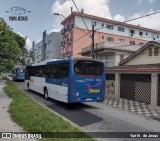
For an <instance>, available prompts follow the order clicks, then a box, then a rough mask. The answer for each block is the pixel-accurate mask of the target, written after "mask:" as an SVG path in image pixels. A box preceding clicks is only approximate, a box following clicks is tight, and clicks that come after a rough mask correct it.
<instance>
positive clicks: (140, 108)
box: [103, 98, 160, 121]
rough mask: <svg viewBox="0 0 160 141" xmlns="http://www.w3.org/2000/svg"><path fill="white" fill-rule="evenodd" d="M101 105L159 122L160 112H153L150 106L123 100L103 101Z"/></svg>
mask: <svg viewBox="0 0 160 141" xmlns="http://www.w3.org/2000/svg"><path fill="white" fill-rule="evenodd" d="M103 103H104V104H106V105H108V106H112V107H114V108H116V109H120V110H124V111H128V112H131V113H134V114H137V115H140V116H144V117H145V118H151V119H155V120H158V121H160V111H159V110H153V109H152V108H151V105H150V104H146V103H142V102H138V101H133V100H128V99H123V98H120V99H119V100H111V99H105V101H104V102H103Z"/></svg>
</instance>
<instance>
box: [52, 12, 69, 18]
mask: <svg viewBox="0 0 160 141" xmlns="http://www.w3.org/2000/svg"><path fill="white" fill-rule="evenodd" d="M53 15H57V16H62V17H63V18H66V17H65V16H63V15H61V14H59V13H53Z"/></svg>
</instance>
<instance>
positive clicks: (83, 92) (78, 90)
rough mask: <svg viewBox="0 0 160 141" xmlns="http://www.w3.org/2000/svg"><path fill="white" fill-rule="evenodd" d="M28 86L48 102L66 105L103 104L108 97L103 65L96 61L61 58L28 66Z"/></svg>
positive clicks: (26, 79)
mask: <svg viewBox="0 0 160 141" xmlns="http://www.w3.org/2000/svg"><path fill="white" fill-rule="evenodd" d="M25 85H26V87H27V89H28V90H29V89H31V90H33V91H36V92H38V93H40V94H42V95H44V97H45V98H46V99H48V98H52V99H55V100H57V101H62V102H65V103H78V102H100V101H103V100H104V95H105V70H104V63H103V62H101V61H97V60H93V59H80V58H77V59H73V58H70V59H58V60H53V59H52V60H47V61H45V62H41V63H37V64H32V65H30V66H27V67H26V74H25Z"/></svg>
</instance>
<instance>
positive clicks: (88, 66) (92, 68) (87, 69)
mask: <svg viewBox="0 0 160 141" xmlns="http://www.w3.org/2000/svg"><path fill="white" fill-rule="evenodd" d="M74 72H75V73H76V74H83V75H102V73H103V63H101V62H97V61H88V60H76V61H74Z"/></svg>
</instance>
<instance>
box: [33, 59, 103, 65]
mask: <svg viewBox="0 0 160 141" xmlns="http://www.w3.org/2000/svg"><path fill="white" fill-rule="evenodd" d="M70 60H86V61H96V62H102V63H103V61H100V60H95V59H91V58H67V59H50V60H45V61H43V62H40V63H35V64H32V65H31V66H39V65H46V64H48V63H50V62H57V61H58V62H64V61H70Z"/></svg>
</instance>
